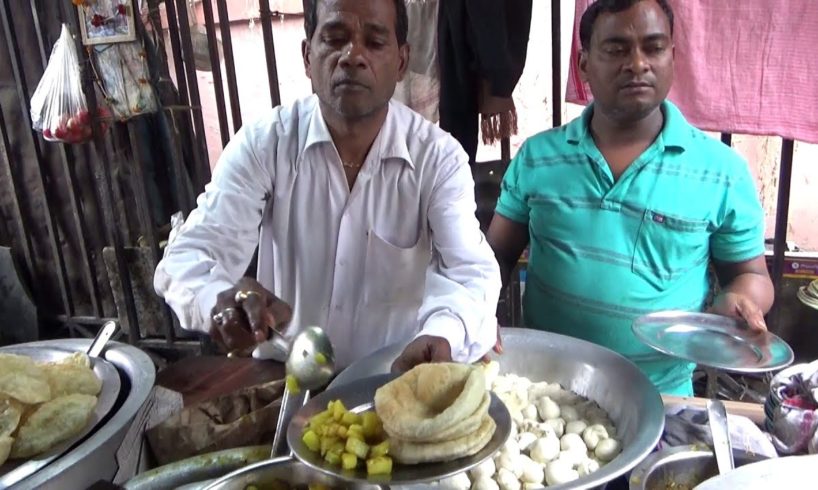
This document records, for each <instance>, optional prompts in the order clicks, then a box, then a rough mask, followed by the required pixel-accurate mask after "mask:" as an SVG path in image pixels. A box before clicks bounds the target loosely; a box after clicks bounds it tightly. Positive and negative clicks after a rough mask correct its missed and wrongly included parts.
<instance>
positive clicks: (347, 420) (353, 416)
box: [341, 412, 377, 427]
mask: <svg viewBox="0 0 818 490" xmlns="http://www.w3.org/2000/svg"><path fill="white" fill-rule="evenodd" d="M376 417H377V415H376ZM341 423H342V424H344V425H346V426H347V427H349V426H350V425H360V424H361V416H360V415H358V414H357V413H353V412H347V413H345V414H344V415H343V417H341Z"/></svg>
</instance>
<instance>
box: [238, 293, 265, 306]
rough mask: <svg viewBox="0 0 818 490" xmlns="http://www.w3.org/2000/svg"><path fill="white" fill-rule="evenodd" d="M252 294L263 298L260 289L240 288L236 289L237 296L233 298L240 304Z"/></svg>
mask: <svg viewBox="0 0 818 490" xmlns="http://www.w3.org/2000/svg"><path fill="white" fill-rule="evenodd" d="M251 296H257V297H258V298H259V299H261V294H260V293H259V292H258V291H244V290H239V291H236V296H235V297H234V298H233V300H235V302H236V303H238V304H242V303H244V302H245V301H247V299H248V298H249V297H251Z"/></svg>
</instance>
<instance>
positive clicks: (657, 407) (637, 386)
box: [329, 328, 665, 488]
mask: <svg viewBox="0 0 818 490" xmlns="http://www.w3.org/2000/svg"><path fill="white" fill-rule="evenodd" d="M501 336H502V339H503V354H502V355H501V356H494V358H495V359H496V360H497V361H499V363H500V372H501V373H513V374H517V375H519V376H525V377H527V378H529V379H531V380H532V381H548V382H552V383H553V382H556V383H560V384H561V385H562V386H563V387H564V388H566V389H569V390H571V391H573V392H575V393H577V394H578V395H581V396H583V397H585V398H588V399H590V400H593V401H595V402H597V403H598V404H599V406H600V407H602V408H603V409H604V410H605V411H607V412H608V414H609V415H610V417H611V419H612V420H613V421H614V423H615V424H616V427H617V434H618V437H619V438H621V440H622V445H623V450H622V452H621V453H620V454H619V456H617V457H616V458H615V459H614V460H613V461H611V462H610V463H608V464H607V465H605V466H603V467H602V468H600V469H599V471H596V472H595V473H592V474H590V475H588V476H585V477H582V478H580V479H579V480H575V481H574V482H572V483H571V484H569V485H559V486H555V487H553V488H569V487H570V488H595V487H598V486H601V485H603V484H604V483H606V482H609V481H611V480H613V479H615V478H617V477H618V476H621V475H624V474H625V473H627V472H628V471H629V470H631V469H632V468H633V467H634V466H636V465H637V464H638V463H639V462H640V461H642V460H643V459H645V457H647V456H648V454H650V453H651V451H653V449H654V447H656V444H657V443H658V442H659V438H660V437H661V435H662V430H663V429H664V424H665V413H664V405H663V403H662V397H661V396H660V395H659V391H658V390H657V389H656V388H655V387H654V386H653V384H652V383H651V382H650V380H649V379H648V378H647V376H645V375H644V374H643V373H642V371H640V370H639V368H637V367H636V365H635V364H633V363H632V362H630V361H629V360H627V359H626V358H624V357H623V356H621V355H619V354H617V353H615V352H613V351H611V350H609V349H606V348H604V347H600V346H598V345H596V344H592V343H590V342H586V341H583V340H579V339H575V338H573V337H567V336H564V335H558V334H553V333H549V332H542V331H539V330H530V329H520V328H504V329H502V331H501ZM403 347H404V346H403V345H392V346H388V347H385V348H383V349H381V350H379V351H377V352H375V353H374V354H372V355H371V356H369V357H366V358H364V359H361V360H359V361H357V362H355V363H353V364H352V365H350V366H349V367H348V368H347V369H345V370H344V371H342V372H341V373H340V374H339V375H338V376H337V377H336V378H335V379H334V380H333V381H332V383H331V384H330V386H329V387H330V388H333V387H336V386H341V385H343V384H346V383H349V382H351V381H354V380H356V379H361V378H364V377H367V376H372V375H375V374H381V373H388V372H389V370H390V367H391V365H392V362H393V361H394V360H395V359H396V358H397V357H398V355H400V353H401V352H402V351H403ZM549 488H552V487H549Z"/></svg>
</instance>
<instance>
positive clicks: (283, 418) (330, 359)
mask: <svg viewBox="0 0 818 490" xmlns="http://www.w3.org/2000/svg"><path fill="white" fill-rule="evenodd" d="M282 339H283V338H282ZM282 347H283V346H282ZM286 347H287V351H288V354H287V362H286V364H285V367H286V372H287V376H292V377H293V378H295V380H296V383H297V384H298V388H299V389H298V391H297V392H291V391H290V387H289V384H288V383H285V384H284V396H282V398H281V408H280V409H279V412H278V423H277V424H276V432H275V437H274V438H273V450H272V453H271V454H270V457H271V458H275V457H280V456H286V455H287V454H289V452H290V451H289V448H287V447H286V446H287V437H286V432H287V427H289V425H290V421H291V420H292V418H293V415H295V413H296V412H297V411H298V410H299V409H300V408H301V407H303V406H304V404H305V403H307V400H308V399H309V397H310V391H309V390H315V389H318V388H321V387H323V386H324V385H325V384H327V383H328V382H329V380H330V379H332V376H333V374H335V355H334V354H333V351H332V344H330V341H329V338H328V337H327V335H326V333H324V330H323V329H321V328H320V327H307V328H305V329H303V330H302V331H301V332H299V333H298V335H296V336H295V338H294V339H293V341H292V343H290V344H289V345H288V346H286Z"/></svg>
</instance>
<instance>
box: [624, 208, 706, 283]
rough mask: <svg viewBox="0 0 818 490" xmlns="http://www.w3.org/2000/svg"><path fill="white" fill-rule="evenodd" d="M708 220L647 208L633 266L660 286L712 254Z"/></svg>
mask: <svg viewBox="0 0 818 490" xmlns="http://www.w3.org/2000/svg"><path fill="white" fill-rule="evenodd" d="M709 243H710V232H709V222H708V221H706V220H697V219H688V218H680V217H672V216H668V215H665V214H663V213H660V212H657V211H653V210H650V209H648V210H646V211H645V213H644V215H643V216H642V222H641V224H640V225H639V231H638V232H637V236H636V243H635V245H634V250H633V260H632V263H631V270H632V271H633V273H635V274H636V275H638V276H640V277H642V278H643V279H645V280H646V281H647V282H648V283H650V284H652V285H653V286H654V287H656V288H657V289H666V288H667V287H668V285H669V284H670V283H671V282H672V281H674V280H675V279H678V278H679V277H681V276H682V275H684V274H685V273H687V272H688V271H690V270H691V269H694V268H696V267H699V266H701V265H702V264H703V263H706V262H707V260H708V259H709V257H710V246H709Z"/></svg>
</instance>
